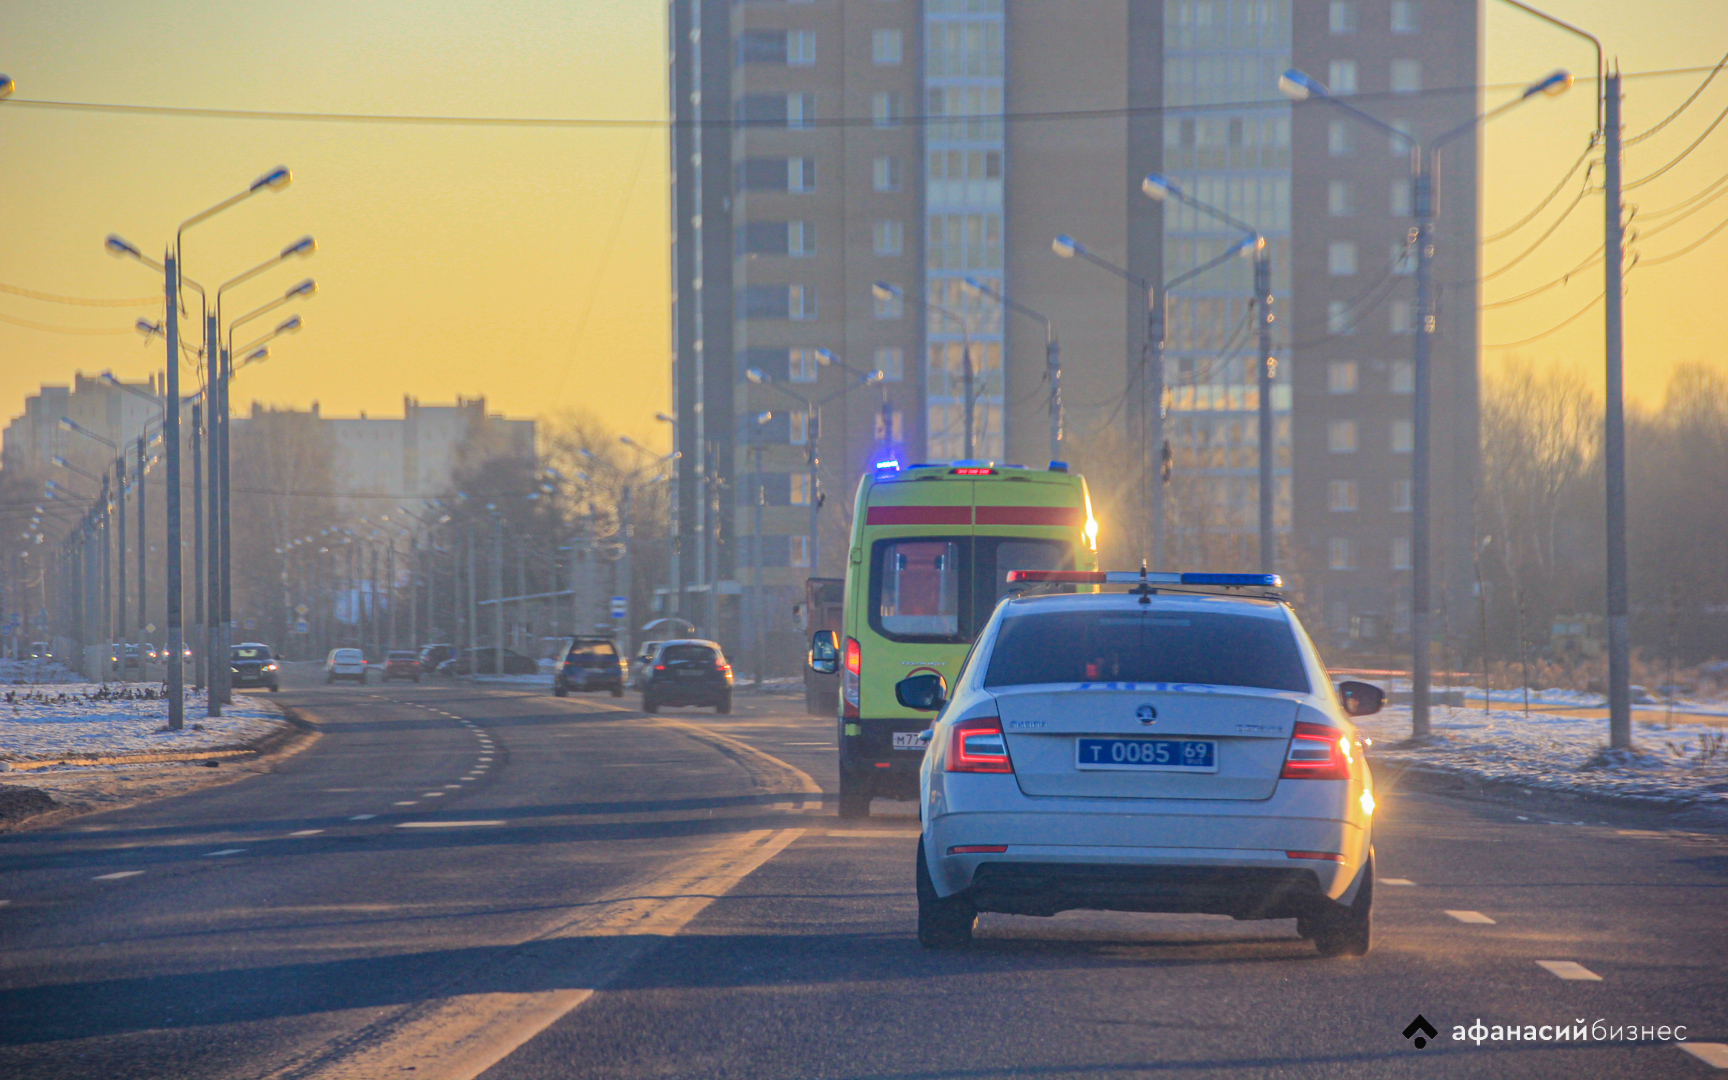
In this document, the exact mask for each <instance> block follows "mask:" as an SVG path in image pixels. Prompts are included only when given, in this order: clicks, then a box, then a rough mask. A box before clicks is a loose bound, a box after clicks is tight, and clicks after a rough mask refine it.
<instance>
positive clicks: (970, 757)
mask: <svg viewBox="0 0 1728 1080" xmlns="http://www.w3.org/2000/svg"><path fill="white" fill-rule="evenodd" d="M950 738H951V740H952V741H951V742H950V743H949V746H948V771H949V772H971V773H1011V772H1013V771H1014V764H1013V763H1012V762H1011V761H1009V760H1008V741H1007V740H1006V739H1005V738H1003V736H1002V721H1001V720H1000V719H998V718H997V717H994V716H979V717H975V718H973V719H971V720H962V721H960V722H959V723H958V724H955V725H954V731H953V734H952V736H950Z"/></svg>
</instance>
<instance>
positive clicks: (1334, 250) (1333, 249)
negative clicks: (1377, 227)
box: [1326, 240, 1356, 277]
mask: <svg viewBox="0 0 1728 1080" xmlns="http://www.w3.org/2000/svg"><path fill="white" fill-rule="evenodd" d="M1326 270H1327V272H1328V273H1330V274H1331V275H1332V276H1333V277H1354V276H1355V274H1356V245H1355V244H1353V243H1351V242H1350V241H1348V240H1334V241H1332V242H1331V243H1330V244H1328V245H1327V246H1326Z"/></svg>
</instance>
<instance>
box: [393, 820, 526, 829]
mask: <svg viewBox="0 0 1728 1080" xmlns="http://www.w3.org/2000/svg"><path fill="white" fill-rule="evenodd" d="M502 824H504V822H502V821H399V822H397V823H396V827H397V828H398V829H466V828H469V827H471V826H475V825H502Z"/></svg>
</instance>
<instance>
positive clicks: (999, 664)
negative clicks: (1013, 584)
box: [984, 609, 1310, 693]
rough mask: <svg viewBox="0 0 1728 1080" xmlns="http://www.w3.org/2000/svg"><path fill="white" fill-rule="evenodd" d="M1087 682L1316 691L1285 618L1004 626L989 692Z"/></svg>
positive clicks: (1136, 617)
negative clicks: (1037, 685) (1312, 688)
mask: <svg viewBox="0 0 1728 1080" xmlns="http://www.w3.org/2000/svg"><path fill="white" fill-rule="evenodd" d="M1082 682H1152V683H1206V684H1210V685H1214V686H1252V687H1259V688H1262V689H1266V690H1294V691H1298V692H1303V693H1306V692H1308V690H1309V689H1310V687H1309V684H1308V675H1307V672H1306V671H1305V670H1304V669H1303V666H1302V654H1301V652H1300V651H1299V650H1298V649H1297V646H1296V638H1295V636H1294V635H1293V634H1292V633H1291V632H1290V627H1289V626H1288V625H1286V624H1285V623H1284V621H1283V620H1281V619H1267V618H1259V617H1255V616H1249V615H1225V614H1219V613H1215V612H1160V611H1147V612H1144V613H1141V612H1129V611H1122V610H1120V609H1118V610H1115V611H1110V612H1089V611H1061V612H1047V613H1028V614H1024V615H1016V616H1013V617H1010V618H1008V619H1005V620H1004V621H1003V623H1002V629H1001V631H1000V632H999V633H998V634H997V636H996V645H995V648H994V649H992V650H991V653H990V666H989V667H988V668H987V669H985V673H984V685H985V686H986V687H993V686H1027V685H1035V684H1039V683H1082Z"/></svg>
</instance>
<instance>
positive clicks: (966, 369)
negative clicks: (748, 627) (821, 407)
mask: <svg viewBox="0 0 1728 1080" xmlns="http://www.w3.org/2000/svg"><path fill="white" fill-rule="evenodd" d="M972 379H973V374H972V339H971V338H970V337H967V338H965V339H964V340H963V341H962V342H961V346H960V388H961V393H962V394H964V395H965V408H964V410H963V412H962V415H963V416H964V417H965V421H964V423H965V424H966V436H965V438H964V439H963V440H962V447H963V449H962V451H961V454H960V456H961V457H963V458H965V459H966V460H968V461H970V460H972V452H973V445H972V432H973V429H974V427H975V424H974V421H973V416H972V409H973V393H972ZM810 497H811V499H812V500H814V499H815V497H816V496H815V493H814V492H812V493H811V496H810ZM810 561H811V564H812V565H814V564H815V561H816V560H815V559H814V558H812V559H811V560H810Z"/></svg>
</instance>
